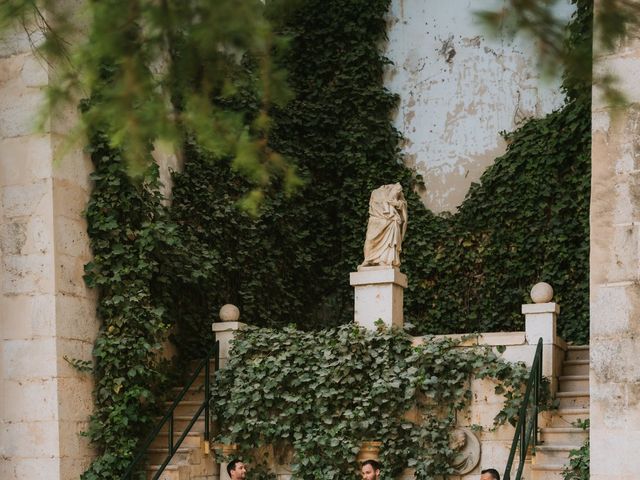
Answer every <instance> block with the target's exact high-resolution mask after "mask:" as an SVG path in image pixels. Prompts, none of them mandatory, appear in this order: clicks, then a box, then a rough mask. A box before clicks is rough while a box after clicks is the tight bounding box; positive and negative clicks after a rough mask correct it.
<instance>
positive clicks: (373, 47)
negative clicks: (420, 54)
mask: <svg viewBox="0 0 640 480" xmlns="http://www.w3.org/2000/svg"><path fill="white" fill-rule="evenodd" d="M388 7H389V1H387V0H377V1H374V2H370V1H357V0H356V1H353V0H345V1H341V0H332V1H330V2H326V1H322V2H320V1H308V2H305V3H304V6H303V8H301V10H300V11H299V12H298V13H297V15H296V16H295V17H294V18H292V19H291V20H290V22H289V23H288V27H287V33H288V34H289V35H290V37H291V48H290V50H289V52H288V55H287V56H286V59H285V66H286V68H287V70H288V72H289V82H290V85H291V87H292V89H293V91H294V92H295V99H294V100H293V101H292V102H290V103H289V104H288V106H287V107H286V108H282V109H277V110H275V111H274V112H273V115H274V120H275V125H274V127H273V132H272V146H273V147H274V148H275V149H276V150H277V151H280V152H282V153H283V154H284V155H286V156H287V157H288V158H289V159H290V160H291V161H293V162H295V164H296V166H297V168H298V171H299V172H300V174H301V175H302V177H303V178H304V179H305V184H304V186H303V187H301V188H299V189H298V190H297V191H295V192H293V193H290V192H283V191H282V189H281V188H279V186H277V185H276V186H275V188H273V190H272V191H270V192H268V194H267V196H266V198H265V200H264V203H263V209H262V213H261V216H260V217H259V218H252V217H250V216H248V215H247V214H245V213H242V212H240V211H238V210H237V209H236V208H235V203H236V202H237V201H238V200H239V199H240V198H241V197H242V195H244V194H245V193H247V192H248V191H249V190H250V188H251V186H250V185H249V184H248V182H247V181H246V180H245V179H243V178H242V177H241V176H239V175H238V174H237V173H235V172H233V171H229V168H228V162H227V161H226V160H225V159H214V158H212V156H211V155H209V154H206V152H203V151H202V150H200V149H198V148H197V147H196V146H191V147H189V149H188V150H187V152H188V153H187V158H188V160H187V162H186V165H185V170H184V171H183V172H182V173H179V174H176V176H175V188H174V192H173V194H174V205H173V208H172V216H173V220H174V221H175V222H176V223H177V224H178V225H179V226H180V230H181V232H182V233H181V235H183V238H185V241H186V243H185V246H186V248H187V251H188V255H187V256H188V259H185V260H184V261H181V262H179V263H178V265H177V267H178V270H177V271H174V274H173V275H172V276H173V277H174V278H175V279H177V281H176V282H175V283H174V286H173V291H177V292H180V295H179V296H180V300H179V302H178V304H177V305H175V310H174V312H175V315H176V316H179V317H180V325H181V327H182V332H183V334H181V337H182V341H183V342H186V343H189V342H192V341H193V339H194V338H195V337H198V336H197V335H196V336H194V335H193V332H198V331H199V332H204V331H208V329H209V323H210V322H211V320H213V312H215V311H216V309H217V308H218V306H219V305H221V304H223V303H226V302H233V303H236V304H237V305H239V306H240V308H241V310H242V312H243V316H244V318H245V319H246V320H247V321H249V322H250V323H252V324H256V325H263V326H281V325H286V324H288V323H296V324H297V325H299V326H301V327H304V328H322V327H327V326H333V325H338V324H341V323H346V322H349V321H351V319H352V292H351V289H350V287H349V285H348V274H349V272H351V271H353V270H354V269H355V268H356V266H357V265H358V263H359V262H360V261H361V258H360V257H361V249H362V243H363V238H364V230H365V227H366V222H367V206H368V197H369V193H370V191H371V190H372V189H374V188H376V187H377V186H379V185H381V184H384V183H392V182H401V183H402V184H403V186H404V190H405V194H406V196H407V198H408V203H409V229H408V232H407V240H406V244H405V246H404V252H403V266H402V269H403V271H404V272H405V273H407V275H408V276H409V283H410V286H409V289H408V291H407V292H406V294H405V306H406V307H405V314H406V315H405V316H406V319H407V320H408V321H409V322H410V323H411V324H412V325H413V327H412V332H413V333H415V334H424V333H455V332H471V331H491V330H518V329H522V319H521V316H520V314H519V308H520V307H519V306H520V304H521V303H522V302H523V301H526V300H527V294H528V291H529V289H530V288H531V286H532V285H533V284H534V283H536V282H538V281H542V280H544V281H547V282H549V283H551V284H552V285H553V286H554V288H555V290H556V300H557V301H558V302H559V303H560V304H561V305H562V308H563V311H562V315H561V319H560V325H559V330H560V334H561V335H563V336H564V337H565V338H566V339H568V340H573V341H576V342H585V341H586V339H587V335H588V334H587V332H588V298H587V296H588V281H587V278H588V270H587V265H588V208H589V174H590V173H589V168H590V165H589V152H590V114H589V111H590V90H589V89H588V88H587V87H584V86H582V87H581V84H580V83H579V81H578V79H572V78H570V77H567V78H565V90H566V91H567V92H568V96H567V103H566V105H565V106H564V107H563V108H562V109H560V110H558V111H556V112H554V113H552V114H550V115H548V116H546V117H545V118H542V119H534V120H530V121H529V122H527V123H525V124H524V125H523V126H522V127H521V128H520V129H518V130H517V131H515V132H512V133H509V134H507V135H506V136H505V138H506V139H507V142H508V143H509V147H508V151H507V153H506V154H505V155H504V156H502V157H500V158H498V159H497V160H496V162H495V165H494V166H492V167H491V168H489V169H488V170H487V171H486V172H485V174H484V175H483V176H482V178H481V181H480V183H479V184H474V185H473V186H472V188H471V190H470V191H469V193H468V194H467V197H466V199H465V201H464V202H463V204H462V205H461V207H460V209H459V211H458V213H456V214H455V215H442V216H439V215H435V214H433V213H431V212H429V211H428V210H426V209H425V208H424V206H423V205H422V203H421V202H420V199H419V198H418V196H417V195H416V194H415V193H414V188H415V187H416V186H417V185H418V184H419V183H420V178H416V177H415V176H414V175H413V174H412V172H411V171H410V170H408V169H407V168H405V167H404V165H403V164H402V158H401V154H400V151H399V148H398V145H399V134H398V132H397V131H396V130H395V129H394V127H393V126H392V125H391V123H390V120H389V119H390V115H391V112H392V111H393V109H394V108H395V106H396V104H397V100H398V99H397V98H396V97H394V96H393V95H392V94H391V93H390V92H389V91H387V90H386V89H385V88H384V85H383V81H382V74H383V71H384V68H385V66H386V63H387V60H386V59H385V58H383V57H382V56H381V55H380V52H379V48H378V47H379V45H380V42H382V41H383V40H384V38H385V32H386V28H387V26H386V24H385V19H384V18H385V17H384V16H385V13H386V12H387V9H388ZM589 19H590V7H589V5H588V2H581V3H579V5H578V13H577V15H576V21H574V24H573V27H572V31H573V36H572V37H571V38H572V40H571V41H572V42H574V43H575V44H587V43H588V44H589V45H590V38H591V37H590V21H589ZM250 100H251V99H250V95H247V97H246V98H245V99H243V102H242V105H243V106H244V107H245V108H246V111H247V114H248V115H251V114H252V108H251V101H250ZM247 106H248V108H247ZM426 188H429V186H428V185H426ZM184 262H188V265H190V269H191V271H190V272H189V275H186V276H185V274H184V272H182V270H181V269H182V268H183V266H184V265H185V263H184Z"/></svg>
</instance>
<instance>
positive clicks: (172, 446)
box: [121, 340, 220, 480]
mask: <svg viewBox="0 0 640 480" xmlns="http://www.w3.org/2000/svg"><path fill="white" fill-rule="evenodd" d="M219 349H220V342H219V341H218V340H216V341H215V342H214V344H213V348H212V349H211V350H210V351H209V352H208V353H207V355H206V357H205V358H204V359H203V360H202V361H201V362H200V363H199V364H198V367H197V368H196V370H195V372H193V375H191V377H190V378H189V381H188V382H187V384H186V385H185V387H184V388H183V389H182V390H181V391H180V394H179V395H178V397H177V398H176V399H175V400H174V401H173V404H172V405H171V408H169V410H168V411H167V413H166V414H165V415H164V417H162V420H160V422H158V424H157V425H156V427H155V428H154V429H153V430H152V431H151V433H150V434H149V435H148V436H147V437H146V439H145V441H144V443H143V444H142V447H141V448H140V449H139V450H138V454H137V455H136V456H135V458H134V459H133V460H132V461H131V463H130V464H129V467H128V468H127V470H126V471H125V473H124V475H122V477H121V479H122V480H129V479H131V476H132V475H133V473H134V471H135V469H136V466H137V465H138V464H139V463H140V461H141V460H142V459H143V458H144V457H145V455H146V454H147V451H148V450H149V447H150V446H151V443H152V442H153V440H154V439H155V438H156V436H157V435H158V433H160V430H162V427H163V426H164V424H165V423H167V422H169V428H168V430H169V431H168V447H169V452H168V453H167V456H166V457H165V459H164V461H163V462H162V464H161V465H160V468H159V469H158V471H157V472H156V474H155V475H154V476H153V478H152V480H157V479H158V478H159V477H160V475H162V472H163V471H164V469H165V468H166V467H167V465H168V464H169V462H170V461H171V459H172V458H173V456H174V455H175V453H176V452H177V451H178V448H180V445H182V442H183V441H184V439H185V438H186V437H187V434H188V433H189V432H190V431H191V428H192V427H193V425H194V424H195V423H196V421H197V420H198V417H199V416H200V415H201V414H202V412H203V411H204V418H205V421H204V437H205V441H208V440H209V402H210V400H211V392H210V388H209V376H210V369H211V367H210V362H211V358H212V357H213V359H214V361H215V365H214V371H216V370H218V352H219ZM203 368H204V401H203V402H202V404H201V405H200V406H199V407H198V410H197V411H196V413H195V414H194V415H193V417H191V420H190V421H189V423H188V425H187V426H186V428H185V429H184V431H183V432H182V435H180V437H179V438H178V440H176V441H175V442H174V441H173V435H174V417H175V415H174V412H175V409H176V407H177V406H178V404H179V403H180V402H181V401H182V399H183V398H184V396H185V395H186V394H187V392H188V391H189V389H190V388H191V386H192V385H193V382H195V380H196V378H198V375H199V374H200V372H201V371H202V369H203Z"/></svg>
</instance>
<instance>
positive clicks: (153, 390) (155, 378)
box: [82, 135, 174, 480]
mask: <svg viewBox="0 0 640 480" xmlns="http://www.w3.org/2000/svg"><path fill="white" fill-rule="evenodd" d="M90 153H91V158H92V160H93V162H94V165H95V172H94V173H93V174H92V175H91V178H92V180H93V182H94V189H93V192H92V196H91V200H90V202H89V204H88V206H87V220H88V232H89V235H90V238H91V247H92V249H93V254H94V259H93V261H92V262H90V263H89V264H87V266H86V269H85V270H86V275H85V281H86V282H87V285H88V286H89V287H92V288H96V289H97V290H98V292H99V303H98V316H99V318H100V320H101V322H102V326H101V328H100V332H99V335H98V338H97V340H96V343H95V345H94V349H93V357H94V361H93V372H94V376H95V382H96V385H95V389H94V396H95V409H94V413H93V414H92V416H91V421H90V424H89V428H88V431H87V433H86V434H87V435H88V437H89V438H90V440H91V442H92V443H93V444H94V445H95V446H96V447H97V448H98V451H99V456H98V457H97V458H96V459H95V460H94V462H93V463H92V465H91V467H90V468H89V469H88V470H87V471H86V472H85V473H84V474H83V476H82V478H83V479H85V480H94V479H113V478H119V476H120V475H121V474H122V473H123V470H124V469H125V468H126V467H127V465H128V463H129V462H130V461H131V459H132V457H133V454H134V452H135V448H136V446H137V443H138V439H139V438H140V437H141V436H142V435H143V434H145V433H146V431H147V429H148V428H149V426H150V425H151V424H152V422H153V420H154V416H155V415H156V414H157V413H158V412H157V410H156V409H155V408H154V407H155V405H156V404H157V403H158V402H159V400H160V399H161V398H162V392H163V390H164V387H166V382H167V375H166V365H164V363H163V361H162V360H161V359H160V358H159V353H160V351H161V346H162V342H163V341H164V340H165V339H166V335H167V329H168V327H169V325H168V323H167V321H166V318H165V314H164V309H163V308H162V306H161V304H159V303H158V301H157V299H156V296H155V295H154V289H155V288H160V286H161V285H162V282H161V279H159V278H158V277H159V276H158V272H159V258H158V255H159V253H160V252H162V251H163V250H164V249H166V248H167V246H168V245H170V244H171V243H172V241H173V239H174V234H173V231H172V229H171V227H170V226H169V225H168V224H167V223H166V222H165V221H164V217H165V212H164V209H163V207H162V205H161V203H160V195H159V194H158V191H157V176H156V172H155V171H151V172H150V173H149V175H148V176H147V181H146V182H144V183H138V184H133V183H131V182H130V180H129V177H128V176H127V173H126V166H125V165H124V163H123V160H122V158H121V156H120V155H119V152H117V151H114V150H113V149H111V148H110V147H109V145H108V140H107V139H106V138H105V137H104V136H102V135H95V136H94V138H93V141H92V146H91V150H90Z"/></svg>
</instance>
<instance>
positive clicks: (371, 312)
mask: <svg viewBox="0 0 640 480" xmlns="http://www.w3.org/2000/svg"><path fill="white" fill-rule="evenodd" d="M350 283H351V285H352V286H353V288H354V289H355V293H354V297H355V309H354V320H355V322H356V324H358V325H362V326H363V327H365V328H368V329H371V330H375V328H376V326H375V323H376V321H377V320H382V322H383V323H384V324H385V325H386V326H387V327H402V325H403V323H404V322H403V314H402V306H403V293H404V289H405V288H407V276H406V275H405V274H404V273H401V272H400V270H399V269H398V268H393V267H360V268H359V269H358V271H357V272H352V273H351V275H350Z"/></svg>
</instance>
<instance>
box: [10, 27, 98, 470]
mask: <svg viewBox="0 0 640 480" xmlns="http://www.w3.org/2000/svg"><path fill="white" fill-rule="evenodd" d="M50 75H52V72H51V71H50V70H49V69H48V68H46V67H44V66H43V65H42V64H41V63H40V62H39V61H38V60H37V59H36V58H35V57H34V55H33V54H32V53H31V50H30V47H29V42H28V40H27V38H26V35H25V34H24V33H23V32H16V33H15V34H13V35H11V36H10V37H9V38H6V39H4V41H3V42H0V333H1V335H2V336H1V338H0V392H1V393H0V396H1V397H0V398H1V400H0V459H1V460H0V478H2V479H3V480H5V479H6V480H13V479H26V478H46V479H70V478H79V476H80V473H81V472H82V471H83V470H84V469H85V467H86V466H87V464H88V462H89V460H90V458H91V456H92V453H93V452H92V451H91V449H90V448H89V446H88V443H87V440H86V439H85V438H84V437H80V436H79V433H80V432H81V431H82V430H84V429H85V427H86V422H87V420H88V416H89V414H90V412H91V408H92V399H91V392H92V383H91V378H90V375H87V374H82V373H79V372H77V371H76V370H75V369H73V368H72V367H71V366H70V365H69V364H68V363H67V362H66V361H65V360H64V358H63V357H64V356H65V355H66V356H68V357H70V358H81V359H90V358H91V350H92V346H93V340H94V339H95V335H96V332H97V328H98V323H97V321H96V317H95V298H94V295H93V293H92V292H89V291H88V290H87V289H86V287H85V284H84V282H83V279H82V276H83V267H84V264H85V263H86V262H87V261H88V260H89V259H90V256H91V253H90V250H89V242H88V238H87V234H86V223H85V220H84V217H83V210H84V208H85V205H86V201H87V199H88V195H89V189H90V183H89V177H88V175H89V173H90V171H91V164H90V161H89V160H88V159H87V158H86V157H85V156H84V155H83V154H82V152H81V151H80V150H75V151H72V152H69V153H68V154H66V155H65V156H64V157H63V158H61V159H60V160H59V161H58V162H57V163H54V161H53V160H54V158H56V157H57V156H58V155H57V152H58V151H59V148H60V134H61V133H64V132H66V131H67V130H68V128H69V122H70V121H73V112H74V110H73V109H71V110H70V111H69V112H59V113H58V114H56V115H55V116H54V117H53V118H52V121H51V126H50V128H48V129H47V131H46V132H44V133H34V130H33V125H34V118H35V115H36V114H37V113H38V109H39V106H40V105H41V102H42V100H43V95H42V87H43V86H45V85H47V84H48V82H49V79H50Z"/></svg>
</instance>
